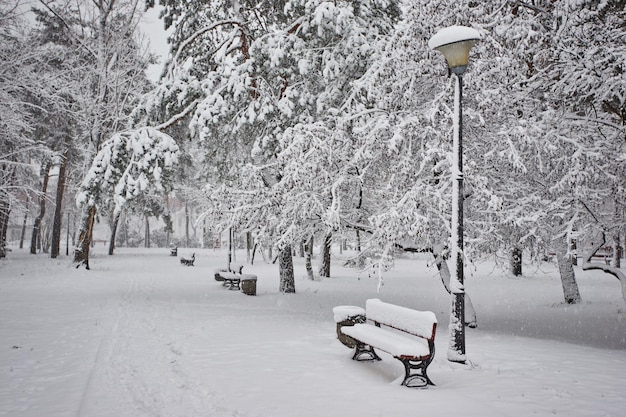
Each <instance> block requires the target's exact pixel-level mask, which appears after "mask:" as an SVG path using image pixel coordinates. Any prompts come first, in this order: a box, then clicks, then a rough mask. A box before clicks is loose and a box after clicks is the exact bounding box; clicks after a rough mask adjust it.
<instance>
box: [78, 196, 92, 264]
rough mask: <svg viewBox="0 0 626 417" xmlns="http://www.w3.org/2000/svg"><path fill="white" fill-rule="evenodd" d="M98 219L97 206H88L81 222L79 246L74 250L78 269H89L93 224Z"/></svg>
mask: <svg viewBox="0 0 626 417" xmlns="http://www.w3.org/2000/svg"><path fill="white" fill-rule="evenodd" d="M95 218H96V206H88V207H87V209H86V211H85V213H84V214H83V218H82V220H81V225H80V232H79V233H78V244H77V245H76V249H75V250H74V264H75V265H76V268H78V267H79V266H81V265H85V269H89V248H90V247H91V240H92V238H93V223H94V220H95Z"/></svg>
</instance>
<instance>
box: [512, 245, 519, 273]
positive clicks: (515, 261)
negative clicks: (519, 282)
mask: <svg viewBox="0 0 626 417" xmlns="http://www.w3.org/2000/svg"><path fill="white" fill-rule="evenodd" d="M511 273H512V274H513V276H516V277H519V276H521V275H522V250H521V249H520V248H518V247H517V246H515V247H514V248H513V249H511Z"/></svg>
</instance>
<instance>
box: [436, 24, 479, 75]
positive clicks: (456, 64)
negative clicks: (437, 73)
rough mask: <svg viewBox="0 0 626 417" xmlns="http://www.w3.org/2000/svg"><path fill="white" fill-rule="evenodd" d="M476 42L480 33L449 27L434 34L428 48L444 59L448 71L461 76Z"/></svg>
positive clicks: (462, 27)
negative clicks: (440, 54) (438, 53)
mask: <svg viewBox="0 0 626 417" xmlns="http://www.w3.org/2000/svg"><path fill="white" fill-rule="evenodd" d="M478 40H480V33H478V31H477V30H476V29H472V28H468V27H466V26H450V27H447V28H444V29H441V30H440V31H438V32H437V33H435V34H434V35H433V37H432V38H430V40H429V41H428V46H429V47H430V49H434V50H437V51H439V52H441V53H442V54H443V55H444V56H445V57H446V62H447V63H448V68H450V71H452V72H454V73H455V74H457V75H461V74H463V73H464V72H465V70H466V69H467V64H468V63H469V53H470V50H471V49H472V46H474V44H475V43H476V42H477V41H478Z"/></svg>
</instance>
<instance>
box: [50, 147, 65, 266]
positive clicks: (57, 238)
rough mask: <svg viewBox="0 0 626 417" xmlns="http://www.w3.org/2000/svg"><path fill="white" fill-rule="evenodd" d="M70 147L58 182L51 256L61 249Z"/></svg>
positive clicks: (63, 158) (62, 163)
mask: <svg viewBox="0 0 626 417" xmlns="http://www.w3.org/2000/svg"><path fill="white" fill-rule="evenodd" d="M68 156H69V149H66V150H65V152H63V156H62V157H61V164H60V165H59V177H58V182H57V198H56V204H55V207H54V220H53V221H52V246H51V248H50V257H51V258H56V257H57V256H59V252H60V250H61V228H62V226H63V192H64V191H65V178H66V176H65V172H66V169H67V163H68Z"/></svg>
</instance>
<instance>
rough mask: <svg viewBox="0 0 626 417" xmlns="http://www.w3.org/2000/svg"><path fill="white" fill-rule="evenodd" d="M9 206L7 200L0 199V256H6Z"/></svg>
mask: <svg viewBox="0 0 626 417" xmlns="http://www.w3.org/2000/svg"><path fill="white" fill-rule="evenodd" d="M10 211H11V208H10V207H9V203H8V202H7V201H4V200H3V201H0V258H4V257H6V256H7V230H8V228H9V213H10Z"/></svg>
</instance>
